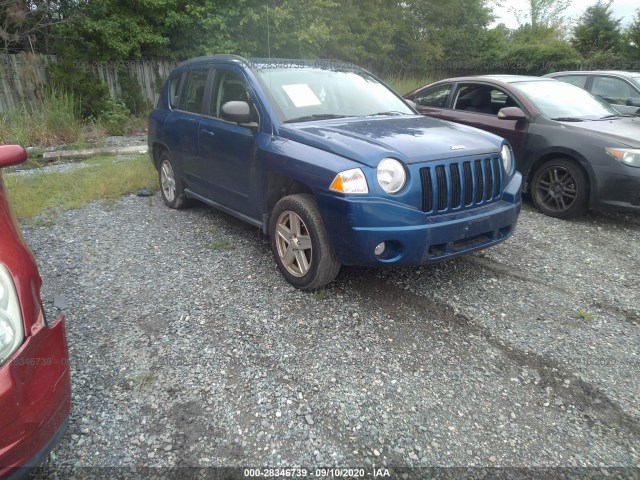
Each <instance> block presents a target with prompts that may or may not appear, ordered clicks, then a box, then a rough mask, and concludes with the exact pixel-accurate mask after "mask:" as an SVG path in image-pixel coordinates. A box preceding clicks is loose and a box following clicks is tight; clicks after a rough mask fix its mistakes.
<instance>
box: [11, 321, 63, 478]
mask: <svg viewBox="0 0 640 480" xmlns="http://www.w3.org/2000/svg"><path fill="white" fill-rule="evenodd" d="M70 410H71V381H70V375H69V356H68V353H67V342H66V336H65V322H64V316H63V315H61V316H60V317H59V318H58V319H57V320H56V321H55V322H53V324H52V325H50V326H44V325H41V324H36V325H34V327H33V328H32V329H31V335H30V336H29V337H27V339H26V340H25V342H24V343H23V345H22V346H21V347H20V349H19V350H18V351H17V352H16V353H15V354H14V355H13V356H12V357H11V359H10V360H9V361H8V362H7V363H6V364H5V365H3V366H2V367H1V368H0V478H5V476H6V477H8V478H11V479H13V478H21V477H23V476H25V475H26V474H28V473H29V470H30V469H31V468H35V467H37V466H38V465H39V464H40V463H41V462H42V460H44V458H46V456H47V455H48V453H49V452H50V451H51V450H52V449H53V448H54V447H55V445H56V444H57V442H58V441H59V439H60V438H61V437H62V436H63V434H64V432H65V430H66V425H67V422H68V419H69V413H70Z"/></svg>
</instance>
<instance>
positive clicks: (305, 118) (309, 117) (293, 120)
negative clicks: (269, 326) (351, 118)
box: [284, 113, 347, 123]
mask: <svg viewBox="0 0 640 480" xmlns="http://www.w3.org/2000/svg"><path fill="white" fill-rule="evenodd" d="M346 117H347V115H335V114H333V113H316V114H314V115H305V116H303V117H297V118H290V119H289V120H285V121H284V123H296V122H310V121H312V120H330V119H332V118H346Z"/></svg>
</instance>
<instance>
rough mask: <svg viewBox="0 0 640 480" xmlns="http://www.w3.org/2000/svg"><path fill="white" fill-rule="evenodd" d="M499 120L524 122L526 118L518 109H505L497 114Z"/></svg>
mask: <svg viewBox="0 0 640 480" xmlns="http://www.w3.org/2000/svg"><path fill="white" fill-rule="evenodd" d="M498 118H499V119H500V120H516V121H519V120H526V119H527V116H526V115H525V114H524V112H523V111H522V110H520V108H518V107H505V108H502V109H500V111H499V112H498Z"/></svg>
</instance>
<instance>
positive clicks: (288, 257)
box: [269, 194, 341, 290]
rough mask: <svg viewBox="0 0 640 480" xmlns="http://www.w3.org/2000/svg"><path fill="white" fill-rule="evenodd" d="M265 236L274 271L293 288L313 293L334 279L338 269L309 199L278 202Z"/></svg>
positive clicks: (294, 197)
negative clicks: (267, 234) (274, 263)
mask: <svg viewBox="0 0 640 480" xmlns="http://www.w3.org/2000/svg"><path fill="white" fill-rule="evenodd" d="M296 218H297V219H298V220H296ZM298 221H299V222H300V223H299V224H298V223H297V222H298ZM269 232H270V235H271V239H270V240H271V250H272V251H273V256H274V257H275V259H276V263H277V264H278V268H279V269H280V271H281V272H282V275H284V277H285V278H286V279H287V281H288V282H289V283H290V284H291V285H293V286H294V287H296V288H300V289H302V290H313V289H316V288H320V287H322V286H324V285H326V284H328V283H330V282H332V281H333V280H334V279H335V278H336V276H337V275H338V272H339V271H340V267H341V265H340V262H339V261H338V258H337V257H336V254H335V252H334V250H333V247H332V246H331V242H330V241H329V236H328V235H327V231H326V230H325V228H324V224H323V223H322V218H321V217H320V212H319V211H318V206H317V205H316V201H315V199H314V198H313V195H309V194H296V195H290V196H288V197H284V198H282V199H280V201H279V202H278V203H277V204H276V206H275V207H274V208H273V211H272V212H271V218H270V221H269Z"/></svg>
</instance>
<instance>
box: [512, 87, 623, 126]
mask: <svg viewBox="0 0 640 480" xmlns="http://www.w3.org/2000/svg"><path fill="white" fill-rule="evenodd" d="M512 85H513V87H514V88H516V89H518V90H520V92H522V93H523V94H524V95H525V96H526V97H527V98H528V99H529V100H530V101H531V103H533V104H534V105H535V106H536V107H537V108H538V110H540V111H541V112H542V114H543V115H545V116H546V117H549V118H551V119H557V120H571V119H574V120H597V119H600V118H603V117H608V116H612V115H617V114H619V112H618V111H617V110H615V109H614V108H613V107H611V106H610V105H609V104H608V103H606V102H605V101H603V100H600V99H599V98H597V97H595V96H593V95H591V94H590V93H589V92H587V91H586V90H583V89H582V88H580V87H576V86H575V85H571V84H569V83H564V82H558V81H535V82H518V83H513V84H512Z"/></svg>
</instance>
